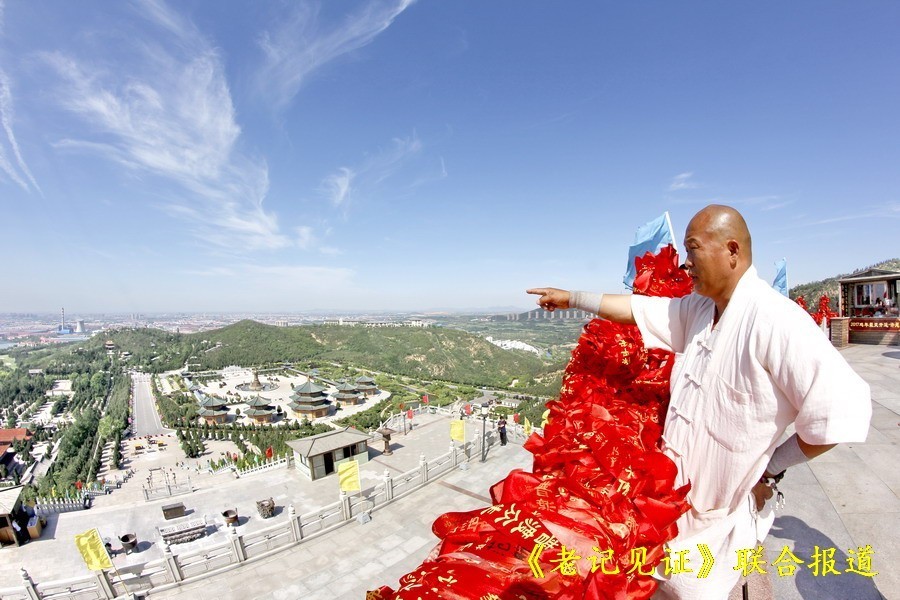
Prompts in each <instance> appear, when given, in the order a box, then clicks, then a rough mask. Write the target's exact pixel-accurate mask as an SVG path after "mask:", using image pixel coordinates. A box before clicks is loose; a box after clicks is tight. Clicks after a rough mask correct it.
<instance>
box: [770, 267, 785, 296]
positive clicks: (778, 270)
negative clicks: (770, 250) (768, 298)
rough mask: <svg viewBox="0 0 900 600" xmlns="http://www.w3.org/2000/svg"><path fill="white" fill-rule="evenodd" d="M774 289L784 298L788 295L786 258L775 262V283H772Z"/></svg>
mask: <svg viewBox="0 0 900 600" xmlns="http://www.w3.org/2000/svg"><path fill="white" fill-rule="evenodd" d="M772 287H773V288H775V289H776V290H778V291H779V292H781V294H782V295H783V296H787V295H788V280H787V260H786V259H784V258H782V259H781V260H778V261H775V281H773V282H772Z"/></svg>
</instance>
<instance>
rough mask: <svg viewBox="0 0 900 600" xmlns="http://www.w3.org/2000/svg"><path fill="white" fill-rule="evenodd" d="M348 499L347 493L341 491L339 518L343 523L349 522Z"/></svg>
mask: <svg viewBox="0 0 900 600" xmlns="http://www.w3.org/2000/svg"><path fill="white" fill-rule="evenodd" d="M350 516H351V515H350V497H349V496H348V495H347V492H345V491H343V490H341V517H342V520H343V521H349V520H350Z"/></svg>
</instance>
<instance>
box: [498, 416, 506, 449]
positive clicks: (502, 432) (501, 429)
mask: <svg viewBox="0 0 900 600" xmlns="http://www.w3.org/2000/svg"><path fill="white" fill-rule="evenodd" d="M497 431H498V432H499V433H500V445H501V446H505V445H506V417H500V420H499V421H497Z"/></svg>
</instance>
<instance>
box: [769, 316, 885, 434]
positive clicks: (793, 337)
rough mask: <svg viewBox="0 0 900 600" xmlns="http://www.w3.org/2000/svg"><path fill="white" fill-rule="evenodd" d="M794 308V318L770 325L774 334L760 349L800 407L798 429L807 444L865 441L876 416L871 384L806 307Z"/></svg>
mask: <svg viewBox="0 0 900 600" xmlns="http://www.w3.org/2000/svg"><path fill="white" fill-rule="evenodd" d="M792 312H793V313H794V315H796V316H793V319H792V318H791V316H788V318H782V319H779V320H778V322H776V323H775V324H774V325H775V326H774V327H771V328H767V330H768V331H771V338H770V339H768V340H759V342H758V343H757V349H758V352H761V353H762V355H763V356H762V357H761V358H762V361H761V362H762V364H763V365H764V366H765V367H766V369H767V370H768V371H769V373H770V374H771V376H772V378H773V379H774V381H775V384H776V385H777V386H778V388H779V389H780V390H781V392H782V393H783V394H784V395H785V396H786V397H787V399H788V401H789V402H790V403H791V404H792V405H793V406H794V408H795V409H796V410H797V411H798V414H797V418H796V420H795V422H794V427H795V429H796V430H797V434H798V435H799V436H800V438H801V439H802V440H803V441H804V442H806V443H808V444H838V443H841V442H863V441H865V439H866V436H867V435H868V432H869V421H870V419H871V417H872V400H871V396H870V391H869V384H867V383H866V382H865V381H863V379H862V378H861V377H860V376H859V375H857V374H856V372H855V371H854V370H853V369H852V368H851V367H850V365H848V364H847V361H846V360H844V357H843V356H841V354H840V352H838V351H837V350H836V349H835V348H834V346H832V345H831V342H829V341H828V338H827V337H825V336H824V335H823V334H822V331H821V330H820V329H819V327H818V326H817V325H816V324H815V322H814V321H813V320H812V319H810V318H809V316H808V315H806V314H803V312H804V311H802V310H797V311H792ZM791 321H793V322H791ZM766 342H767V343H766Z"/></svg>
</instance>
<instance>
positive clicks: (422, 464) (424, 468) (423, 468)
mask: <svg viewBox="0 0 900 600" xmlns="http://www.w3.org/2000/svg"><path fill="white" fill-rule="evenodd" d="M419 471H420V472H421V473H422V483H423V484H424V483H428V461H427V460H425V454H420V455H419Z"/></svg>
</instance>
